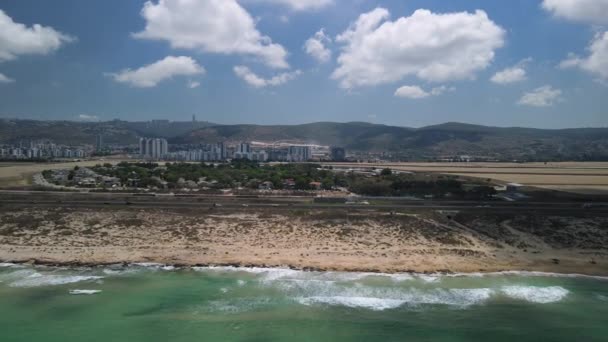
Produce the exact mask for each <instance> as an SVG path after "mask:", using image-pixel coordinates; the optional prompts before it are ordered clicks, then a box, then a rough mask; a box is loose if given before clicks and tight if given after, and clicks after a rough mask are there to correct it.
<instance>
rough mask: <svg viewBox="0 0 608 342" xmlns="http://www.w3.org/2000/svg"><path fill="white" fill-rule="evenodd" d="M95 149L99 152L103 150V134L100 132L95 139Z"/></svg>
mask: <svg viewBox="0 0 608 342" xmlns="http://www.w3.org/2000/svg"><path fill="white" fill-rule="evenodd" d="M95 149H96V150H97V152H100V151H101V150H103V135H101V134H98V135H97V137H96V139H95Z"/></svg>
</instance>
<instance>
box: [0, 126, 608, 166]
mask: <svg viewBox="0 0 608 342" xmlns="http://www.w3.org/2000/svg"><path fill="white" fill-rule="evenodd" d="M98 134H102V135H103V137H104V142H106V143H110V144H134V143H137V139H138V137H141V136H146V137H163V138H167V139H169V142H170V143H171V144H200V143H215V142H218V141H224V142H228V143H238V142H241V141H261V142H268V143H272V142H285V143H294V144H296V143H312V144H320V145H331V146H343V147H345V148H346V149H347V150H349V151H350V152H363V153H384V154H385V155H390V156H391V157H392V158H394V159H403V160H433V159H440V158H451V157H454V156H462V155H469V156H473V157H484V158H490V159H496V160H514V159H516V160H522V161H526V160H535V161H544V160H546V161H549V160H552V161H558V160H608V128H575V129H559V130H547V129H533V128H521V127H509V128H504V127H489V126H479V125H470V124H463V123H456V122H449V123H445V124H441V125H434V126H427V127H422V128H417V129H414V128H407V127H397V126H387V125H378V124H371V123H365V122H348V123H336V122H316V123H310V124H303V125H215V124H212V123H208V122H170V121H167V120H155V121H149V122H127V121H120V120H114V121H108V122H88V123H87V122H71V121H34V120H16V119H0V144H1V143H18V142H19V141H24V142H27V141H29V140H39V139H50V140H53V141H55V142H56V143H64V144H85V143H86V144H94V143H95V137H96V135H98Z"/></svg>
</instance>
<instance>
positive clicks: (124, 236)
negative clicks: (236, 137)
mask: <svg viewBox="0 0 608 342" xmlns="http://www.w3.org/2000/svg"><path fill="white" fill-rule="evenodd" d="M0 222H1V224H0V260H2V261H11V262H35V263H45V264H65V265H74V264H86V265H91V264H92V265H97V264H112V263H134V262H154V263H163V264H174V265H239V266H261V267H264V266H268V267H270V266H272V267H292V268H298V269H318V270H339V271H374V272H387V273H391V272H407V271H412V272H494V271H508V270H526V271H543V272H558V273H582V274H590V275H608V247H606V246H608V243H606V242H608V231H607V230H606V229H605V227H607V226H608V218H576V217H550V216H547V217H540V216H534V217H527V216H526V215H520V216H513V217H507V216H505V217H501V216H500V215H490V214H485V215H480V214H475V215H473V214H467V213H441V212H436V211H420V212H416V213H392V214H391V213H386V212H379V211H374V210H357V211H350V212H348V213H347V212H346V211H343V210H284V211H276V212H273V211H272V210H266V211H263V210H262V211H260V210H257V211H254V210H240V211H239V212H238V213H230V212H228V211H218V210H209V209H201V210H177V209H175V210H143V209H142V210H133V209H122V210H110V209H106V210H99V209H95V210H93V209H84V208H79V209H65V208H60V209H37V210H33V209H19V210H17V209H14V210H13V209H9V208H5V209H3V211H2V212H1V213H0Z"/></svg>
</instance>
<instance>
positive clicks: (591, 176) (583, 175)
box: [0, 159, 608, 194]
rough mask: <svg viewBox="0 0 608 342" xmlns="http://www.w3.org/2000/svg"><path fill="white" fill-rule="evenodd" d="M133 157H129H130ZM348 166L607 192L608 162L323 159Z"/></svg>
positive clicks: (19, 168)
mask: <svg viewBox="0 0 608 342" xmlns="http://www.w3.org/2000/svg"><path fill="white" fill-rule="evenodd" d="M121 161H125V160H123V159H106V160H89V161H81V162H66V163H52V164H46V163H37V164H36V163H26V164H22V165H17V163H6V164H3V163H0V187H7V186H22V185H28V184H30V182H31V177H32V175H33V174H35V173H38V172H41V171H43V170H47V169H71V168H73V167H74V166H77V165H78V166H94V165H96V164H100V163H112V164H116V163H119V162H121ZM131 161H132V160H131ZM323 165H332V166H335V167H348V168H364V167H375V168H387V167H388V168H391V169H393V170H400V171H413V172H434V173H444V174H454V175H460V176H466V177H475V178H482V179H493V180H495V181H498V182H500V183H509V182H515V183H521V184H523V185H527V186H534V187H541V188H546V189H552V190H562V191H569V192H576V193H583V194H586V193H589V194H596V193H608V162H561V163H547V164H544V163H525V164H519V163H378V164H370V163H323Z"/></svg>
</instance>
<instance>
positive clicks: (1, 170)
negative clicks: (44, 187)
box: [0, 159, 124, 187]
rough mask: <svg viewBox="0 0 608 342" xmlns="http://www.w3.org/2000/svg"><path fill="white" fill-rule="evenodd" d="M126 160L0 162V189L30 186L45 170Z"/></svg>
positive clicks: (115, 162)
mask: <svg viewBox="0 0 608 342" xmlns="http://www.w3.org/2000/svg"><path fill="white" fill-rule="evenodd" d="M121 161H124V160H119V159H106V160H85V161H80V162H65V163H14V162H8V163H2V162H0V187H7V186H22V185H29V184H30V183H31V178H32V176H33V175H34V174H36V173H39V172H42V171H44V170H62V169H63V170H66V169H72V168H74V166H95V165H97V164H103V163H110V164H117V163H120V162H121Z"/></svg>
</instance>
